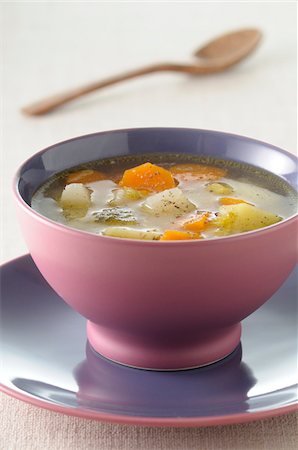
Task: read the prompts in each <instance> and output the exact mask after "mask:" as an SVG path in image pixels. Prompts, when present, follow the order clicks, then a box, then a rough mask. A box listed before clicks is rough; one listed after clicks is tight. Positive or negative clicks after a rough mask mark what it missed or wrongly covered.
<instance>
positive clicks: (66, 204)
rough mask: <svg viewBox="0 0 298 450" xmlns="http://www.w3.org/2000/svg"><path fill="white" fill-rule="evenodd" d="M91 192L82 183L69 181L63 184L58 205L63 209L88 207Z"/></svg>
mask: <svg viewBox="0 0 298 450" xmlns="http://www.w3.org/2000/svg"><path fill="white" fill-rule="evenodd" d="M90 197H91V192H90V190H89V189H88V188H86V186H84V185H83V184H82V183H71V184H68V185H67V186H65V188H64V190H63V192H62V195H61V198H60V202H59V203H60V206H61V207H62V208H63V209H72V208H75V209H77V208H88V207H89V206H90V204H91V198H90Z"/></svg>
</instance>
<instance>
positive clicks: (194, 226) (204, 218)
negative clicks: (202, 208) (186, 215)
mask: <svg viewBox="0 0 298 450" xmlns="http://www.w3.org/2000/svg"><path fill="white" fill-rule="evenodd" d="M209 216H210V214H209V213H208V212H206V213H203V214H200V215H199V216H198V217H196V218H195V219H192V220H190V221H189V222H185V223H184V224H183V228H184V229H185V230H188V231H202V230H204V229H205V228H207V226H208V222H209Z"/></svg>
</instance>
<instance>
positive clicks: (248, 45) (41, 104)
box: [22, 29, 262, 116]
mask: <svg viewBox="0 0 298 450" xmlns="http://www.w3.org/2000/svg"><path fill="white" fill-rule="evenodd" d="M261 37H262V33H261V32H260V31H259V30H257V29H244V30H239V31H235V32H232V33H228V34H224V35H222V36H220V37H218V38H216V39H214V40H213V41H210V42H209V43H207V44H206V45H205V46H203V47H202V48H200V49H199V50H197V51H196V52H195V53H194V56H195V57H196V61H195V62H193V63H192V64H177V63H159V64H153V65H149V66H146V67H143V68H140V69H135V70H132V71H130V72H126V73H122V74H120V75H116V76H114V77H111V78H107V79H105V80H102V81H96V82H94V83H89V84H87V85H85V86H82V87H79V88H76V89H72V90H70V91H67V92H64V93H61V94H58V95H54V96H52V97H49V98H46V99H44V100H40V101H38V102H36V103H34V104H32V105H29V106H26V107H25V108H23V109H22V111H23V113H25V114H28V115H33V116H37V115H41V114H46V113H47V112H49V111H51V110H52V109H54V108H57V107H58V106H61V105H63V104H65V103H67V102H69V101H71V100H74V99H76V98H78V97H81V96H83V95H85V94H88V93H89V92H93V91H96V90H97V89H102V88H104V87H107V86H111V85H112V84H116V83H120V82H121V81H125V80H129V79H131V78H137V77H140V76H143V75H147V74H150V73H155V72H183V73H188V74H191V75H207V74H209V73H214V72H221V71H223V70H226V69H228V68H229V67H231V66H233V65H235V64H237V63H238V62H239V61H241V60H242V59H244V58H245V57H246V56H248V55H249V54H250V53H251V52H252V51H253V50H254V49H255V48H256V46H257V44H258V43H259V42H260V39H261Z"/></svg>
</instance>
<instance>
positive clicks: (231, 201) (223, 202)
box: [219, 197, 254, 206]
mask: <svg viewBox="0 0 298 450" xmlns="http://www.w3.org/2000/svg"><path fill="white" fill-rule="evenodd" d="M219 203H220V204H221V205H224V206H227V205H238V204H239V203H247V204H248V205H251V203H248V202H246V201H245V200H241V199H240V198H231V197H221V198H220V199H219ZM252 206H254V205H252Z"/></svg>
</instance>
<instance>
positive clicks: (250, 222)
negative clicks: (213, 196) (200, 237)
mask: <svg viewBox="0 0 298 450" xmlns="http://www.w3.org/2000/svg"><path fill="white" fill-rule="evenodd" d="M281 220H282V218H281V217H279V216H277V215H276V214H272V213H270V212H268V211H264V210H263V209H260V208H256V207H255V206H252V205H249V204H247V203H239V204H237V205H229V206H221V207H220V209H219V215H218V217H217V218H216V219H215V220H214V222H213V224H214V225H216V226H217V227H218V231H217V234H218V235H221V234H224V235H225V234H230V233H231V234H233V233H241V232H244V231H252V230H255V229H257V228H263V227H267V226H268V225H273V224H274V223H277V222H280V221H281Z"/></svg>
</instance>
